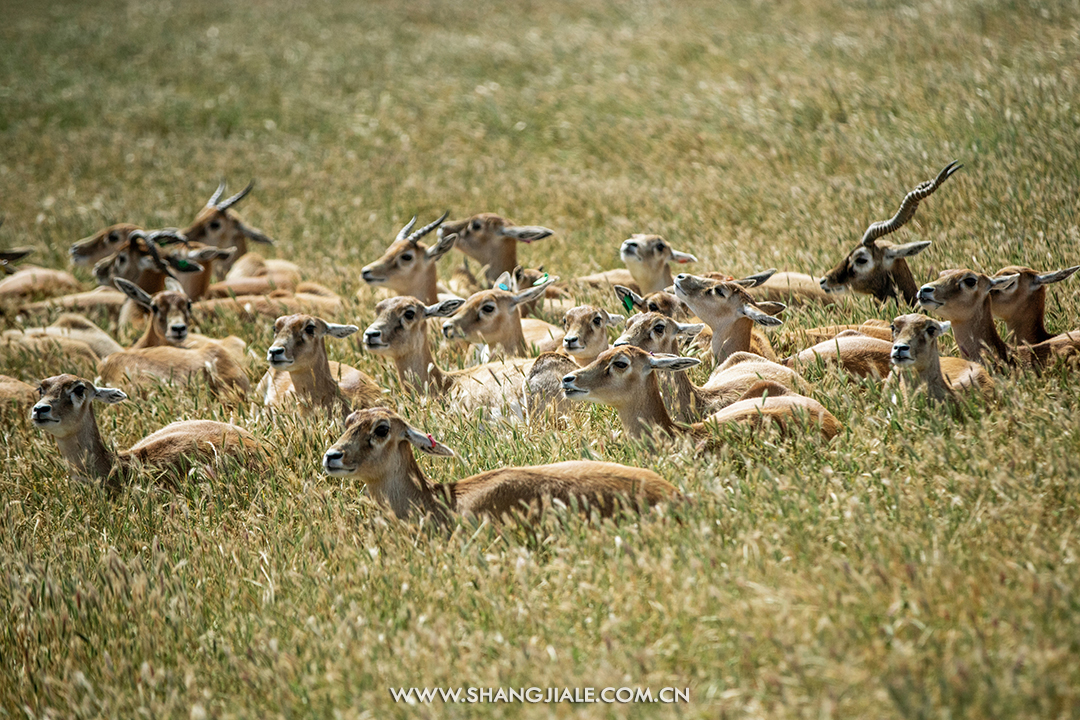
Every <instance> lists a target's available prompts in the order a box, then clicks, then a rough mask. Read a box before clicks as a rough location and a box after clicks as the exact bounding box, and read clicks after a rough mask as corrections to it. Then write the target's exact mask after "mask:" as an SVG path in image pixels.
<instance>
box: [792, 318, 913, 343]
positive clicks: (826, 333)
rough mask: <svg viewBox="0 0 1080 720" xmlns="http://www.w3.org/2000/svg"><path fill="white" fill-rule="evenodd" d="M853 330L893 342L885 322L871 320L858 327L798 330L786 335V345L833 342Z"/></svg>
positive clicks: (825, 327) (831, 326)
mask: <svg viewBox="0 0 1080 720" xmlns="http://www.w3.org/2000/svg"><path fill="white" fill-rule="evenodd" d="M848 330H853V331H855V332H857V333H862V334H863V335H867V336H869V337H872V338H877V339H878V340H885V341H888V342H892V330H890V329H889V323H887V322H885V321H884V320H877V319H870V320H867V321H866V322H863V323H860V324H858V325H822V326H821V327H813V328H805V329H804V328H798V329H795V330H792V331H790V332H788V333H785V334H784V342H785V343H789V344H790V343H794V344H797V345H806V344H807V343H819V342H824V341H825V340H831V339H833V338H834V337H836V336H837V335H839V334H840V333H842V332H847V331H848Z"/></svg>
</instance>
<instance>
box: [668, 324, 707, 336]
mask: <svg viewBox="0 0 1080 720" xmlns="http://www.w3.org/2000/svg"><path fill="white" fill-rule="evenodd" d="M675 327H676V328H677V329H678V333H677V334H678V335H688V336H694V335H697V334H698V333H700V332H701V331H702V330H704V329H705V324H704V323H680V322H677V323H675Z"/></svg>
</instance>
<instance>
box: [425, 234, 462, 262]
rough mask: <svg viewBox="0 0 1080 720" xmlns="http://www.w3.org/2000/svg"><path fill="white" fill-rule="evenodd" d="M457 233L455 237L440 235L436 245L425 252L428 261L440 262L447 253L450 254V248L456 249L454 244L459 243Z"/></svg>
mask: <svg viewBox="0 0 1080 720" xmlns="http://www.w3.org/2000/svg"><path fill="white" fill-rule="evenodd" d="M457 239H458V236H457V233H454V234H453V235H445V236H444V235H439V237H438V240H437V241H436V242H435V244H434V245H432V246H431V247H429V248H428V249H427V250H425V251H424V255H426V256H427V259H428V260H438V259H439V258H441V257H442V256H443V255H445V254H446V253H448V252H450V248H452V247H454V243H455V242H457Z"/></svg>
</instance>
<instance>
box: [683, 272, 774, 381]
mask: <svg viewBox="0 0 1080 720" xmlns="http://www.w3.org/2000/svg"><path fill="white" fill-rule="evenodd" d="M753 281H754V278H748V279H746V280H742V281H736V282H725V281H722V280H712V279H710V278H704V277H698V276H696V275H686V274H680V275H679V276H678V277H676V278H675V297H677V298H678V299H679V300H681V301H682V302H684V303H686V304H687V305H688V306H689V307H690V309H691V310H692V311H693V312H694V314H696V315H697V316H698V317H699V318H701V319H702V320H703V321H704V322H705V323H706V324H707V325H708V326H709V328H710V329H711V330H712V353H713V355H714V356H715V357H716V359H717V360H718V361H720V362H723V361H724V360H726V359H727V358H728V357H729V356H730V355H731V354H732V353H736V352H752V353H754V354H755V355H761V356H762V357H765V358H767V359H769V360H775V359H776V354H775V353H774V352H773V349H772V345H771V344H770V343H769V339H768V338H767V337H766V336H765V335H764V334H762V333H755V332H754V325H755V324H757V325H762V326H764V327H776V326H778V325H782V324H783V322H784V321H783V320H781V319H780V318H776V317H773V314H775V313H778V312H781V311H782V310H784V305H783V304H781V303H778V302H771V301H767V300H761V301H757V300H754V298H753V297H751V296H750V293H748V292H747V291H746V289H745V288H744V287H743V286H742V285H741V284H740V283H742V282H753Z"/></svg>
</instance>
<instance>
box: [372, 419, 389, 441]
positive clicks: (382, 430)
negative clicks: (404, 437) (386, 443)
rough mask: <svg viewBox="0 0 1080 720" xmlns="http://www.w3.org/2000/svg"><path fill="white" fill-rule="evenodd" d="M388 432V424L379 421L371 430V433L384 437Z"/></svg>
mask: <svg viewBox="0 0 1080 720" xmlns="http://www.w3.org/2000/svg"><path fill="white" fill-rule="evenodd" d="M389 434H390V425H389V424H387V423H379V424H378V425H376V426H375V429H374V430H373V431H372V435H374V436H375V437H379V438H384V437H386V436H387V435H389Z"/></svg>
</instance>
